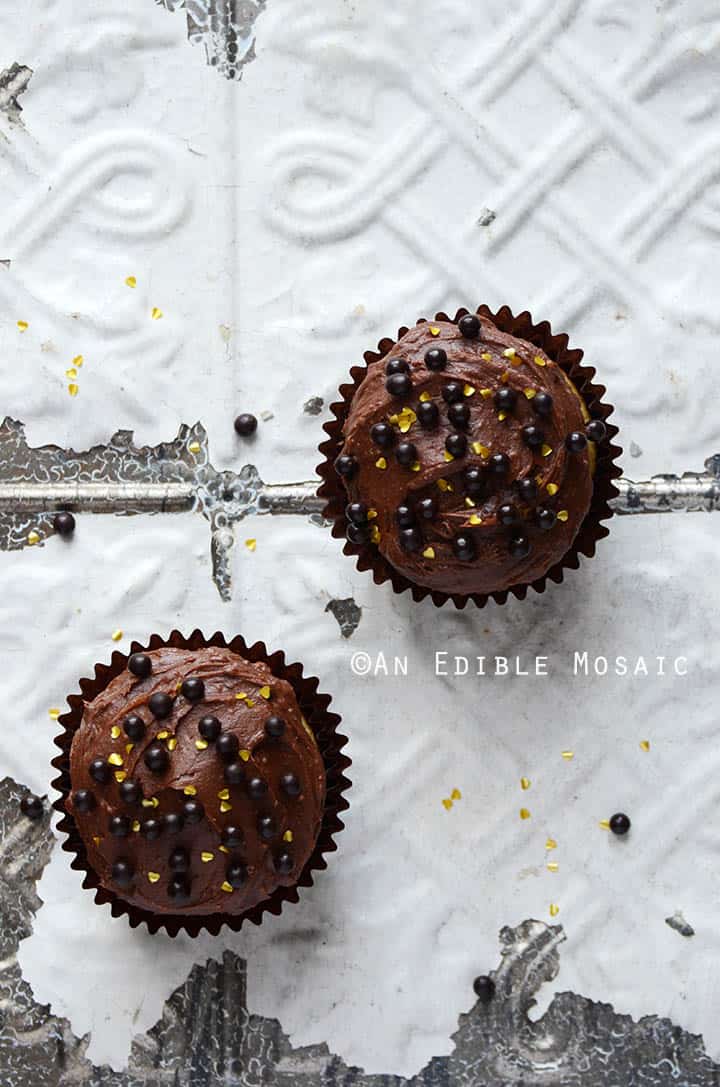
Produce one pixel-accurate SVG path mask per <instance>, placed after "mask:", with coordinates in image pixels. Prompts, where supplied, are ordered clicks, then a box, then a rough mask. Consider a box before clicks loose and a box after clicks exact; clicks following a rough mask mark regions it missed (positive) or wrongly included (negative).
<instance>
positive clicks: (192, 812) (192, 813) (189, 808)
mask: <svg viewBox="0 0 720 1087" xmlns="http://www.w3.org/2000/svg"><path fill="white" fill-rule="evenodd" d="M182 813H183V819H184V820H185V822H186V823H189V824H190V825H193V824H194V823H199V822H200V821H201V820H202V819H203V818H204V816H205V809H204V807H203V806H202V804H201V803H200V801H199V800H193V799H190V800H186V801H185V802H184V803H183V806H182Z"/></svg>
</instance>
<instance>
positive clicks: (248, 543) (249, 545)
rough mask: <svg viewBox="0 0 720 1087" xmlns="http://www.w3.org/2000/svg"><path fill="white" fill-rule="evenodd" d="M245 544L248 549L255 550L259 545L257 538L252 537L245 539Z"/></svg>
mask: <svg viewBox="0 0 720 1087" xmlns="http://www.w3.org/2000/svg"><path fill="white" fill-rule="evenodd" d="M245 546H246V547H247V549H248V551H254V550H255V548H256V547H257V540H256V539H254V538H252V537H251V538H250V539H249V540H246V541H245Z"/></svg>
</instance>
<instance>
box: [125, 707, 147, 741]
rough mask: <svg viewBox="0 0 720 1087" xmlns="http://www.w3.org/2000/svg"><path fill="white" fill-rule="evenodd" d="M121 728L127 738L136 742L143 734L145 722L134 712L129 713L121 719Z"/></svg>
mask: <svg viewBox="0 0 720 1087" xmlns="http://www.w3.org/2000/svg"><path fill="white" fill-rule="evenodd" d="M123 729H124V731H125V735H126V736H127V738H128V739H129V740H132V741H133V743H136V742H137V741H138V740H142V738H143V736H144V735H145V722H144V721H143V719H142V717H138V715H137V714H136V713H129V714H128V715H127V717H126V718H125V720H124V721H123Z"/></svg>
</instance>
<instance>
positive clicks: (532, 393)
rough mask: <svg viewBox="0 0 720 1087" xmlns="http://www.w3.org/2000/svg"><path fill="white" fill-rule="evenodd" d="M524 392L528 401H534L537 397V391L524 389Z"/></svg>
mask: <svg viewBox="0 0 720 1087" xmlns="http://www.w3.org/2000/svg"><path fill="white" fill-rule="evenodd" d="M523 392H524V393H525V396H526V398H527V399H528V400H533V399H534V398H535V397H536V396H537V389H523Z"/></svg>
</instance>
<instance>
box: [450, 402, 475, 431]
mask: <svg viewBox="0 0 720 1087" xmlns="http://www.w3.org/2000/svg"><path fill="white" fill-rule="evenodd" d="M447 415H448V419H449V420H450V422H451V423H452V425H453V426H456V427H457V428H458V429H459V430H465V428H466V427H467V426H468V424H469V423H470V408H469V407H468V405H467V404H451V405H450V407H449V408H448V413H447Z"/></svg>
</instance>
